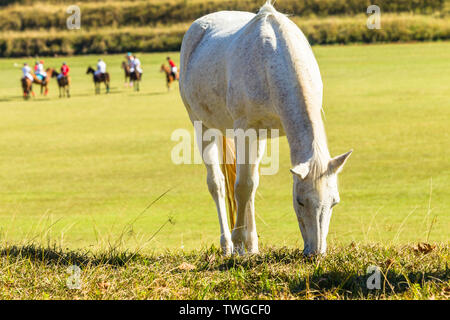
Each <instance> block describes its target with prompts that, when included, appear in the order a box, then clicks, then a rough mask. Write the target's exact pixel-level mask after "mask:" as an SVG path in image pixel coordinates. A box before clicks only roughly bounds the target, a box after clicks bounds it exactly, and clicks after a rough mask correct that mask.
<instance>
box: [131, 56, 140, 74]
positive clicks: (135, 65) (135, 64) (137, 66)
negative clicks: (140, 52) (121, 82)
mask: <svg viewBox="0 0 450 320" xmlns="http://www.w3.org/2000/svg"><path fill="white" fill-rule="evenodd" d="M134 69H136V70H137V72H139V73H142V67H141V61H140V60H139V59H138V58H135V59H134V60H133V70H134Z"/></svg>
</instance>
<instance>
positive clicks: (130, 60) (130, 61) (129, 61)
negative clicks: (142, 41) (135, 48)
mask: <svg viewBox="0 0 450 320" xmlns="http://www.w3.org/2000/svg"><path fill="white" fill-rule="evenodd" d="M126 58H127V63H128V66H129V67H130V68H131V63H132V59H133V55H132V54H131V52H127V56H126Z"/></svg>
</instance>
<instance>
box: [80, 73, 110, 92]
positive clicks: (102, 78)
mask: <svg viewBox="0 0 450 320" xmlns="http://www.w3.org/2000/svg"><path fill="white" fill-rule="evenodd" d="M90 73H92V78H93V80H94V85H95V94H99V93H100V84H101V83H102V82H103V83H104V84H105V86H106V93H109V80H110V78H109V73H108V72H106V73H102V74H99V75H96V74H95V70H94V69H93V68H92V67H88V69H87V71H86V74H90Z"/></svg>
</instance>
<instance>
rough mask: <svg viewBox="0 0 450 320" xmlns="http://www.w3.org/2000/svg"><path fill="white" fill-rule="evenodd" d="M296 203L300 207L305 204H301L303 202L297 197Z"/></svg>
mask: <svg viewBox="0 0 450 320" xmlns="http://www.w3.org/2000/svg"><path fill="white" fill-rule="evenodd" d="M297 203H298V205H299V206H301V207H304V206H305V205H304V204H303V202H301V201H300V199H299V198H297Z"/></svg>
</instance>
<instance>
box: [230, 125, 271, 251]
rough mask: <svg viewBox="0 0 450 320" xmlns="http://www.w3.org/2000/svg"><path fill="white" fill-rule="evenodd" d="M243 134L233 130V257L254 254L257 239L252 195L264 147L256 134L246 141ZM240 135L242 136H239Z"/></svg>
mask: <svg viewBox="0 0 450 320" xmlns="http://www.w3.org/2000/svg"><path fill="white" fill-rule="evenodd" d="M247 133H248V132H245V131H244V130H242V131H241V130H237V131H236V130H235V145H236V156H237V158H236V159H237V160H236V162H237V164H236V184H235V197H236V205H237V216H236V224H235V226H234V229H233V233H232V236H231V237H232V240H233V245H234V248H235V250H236V251H237V253H239V254H244V252H245V249H247V252H248V253H250V254H256V253H258V252H259V249H258V235H257V233H256V222H255V194H256V189H257V188H258V184H259V173H258V168H259V164H260V162H261V159H262V156H263V155H264V150H265V146H266V140H265V139H259V138H258V136H257V132H256V131H254V135H252V134H251V133H250V134H249V137H248V138H246V134H247ZM241 134H242V135H241Z"/></svg>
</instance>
